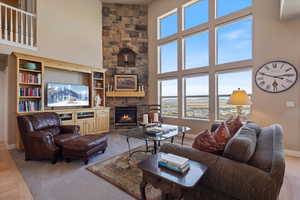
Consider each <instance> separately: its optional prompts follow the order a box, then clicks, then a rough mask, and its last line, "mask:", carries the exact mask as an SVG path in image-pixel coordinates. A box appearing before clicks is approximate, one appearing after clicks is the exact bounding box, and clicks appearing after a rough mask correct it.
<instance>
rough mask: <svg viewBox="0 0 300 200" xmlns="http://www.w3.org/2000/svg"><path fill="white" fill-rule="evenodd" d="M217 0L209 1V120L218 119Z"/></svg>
mask: <svg viewBox="0 0 300 200" xmlns="http://www.w3.org/2000/svg"><path fill="white" fill-rule="evenodd" d="M215 16H216V1H215V0H213V1H209V72H208V73H209V116H208V118H209V121H214V120H215V119H216V109H217V107H216V90H217V88H216V86H217V85H216V79H215V66H216V60H217V59H216V58H217V44H216V25H215V22H216V17H215Z"/></svg>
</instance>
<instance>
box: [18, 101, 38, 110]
mask: <svg viewBox="0 0 300 200" xmlns="http://www.w3.org/2000/svg"><path fill="white" fill-rule="evenodd" d="M41 109H42V103H41V100H21V101H20V102H19V112H35V111H40V110H41Z"/></svg>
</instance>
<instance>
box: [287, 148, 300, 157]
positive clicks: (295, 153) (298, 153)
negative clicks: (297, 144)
mask: <svg viewBox="0 0 300 200" xmlns="http://www.w3.org/2000/svg"><path fill="white" fill-rule="evenodd" d="M284 152H285V154H286V155H287V156H293V157H299V158H300V151H294V150H289V149H285V150H284Z"/></svg>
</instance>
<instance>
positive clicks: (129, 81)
mask: <svg viewBox="0 0 300 200" xmlns="http://www.w3.org/2000/svg"><path fill="white" fill-rule="evenodd" d="M137 79H138V78H137V75H136V74H126V75H115V76H114V82H115V84H114V85H115V87H114V88H115V91H137V87H138V84H137V82H138V80H137Z"/></svg>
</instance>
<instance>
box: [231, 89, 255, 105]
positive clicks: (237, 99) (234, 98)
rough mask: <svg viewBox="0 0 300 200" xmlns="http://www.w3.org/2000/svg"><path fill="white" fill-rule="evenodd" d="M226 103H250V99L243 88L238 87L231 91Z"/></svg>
mask: <svg viewBox="0 0 300 200" xmlns="http://www.w3.org/2000/svg"><path fill="white" fill-rule="evenodd" d="M228 104H230V105H237V106H243V105H251V100H250V99H249V96H248V95H247V93H246V91H245V90H240V89H238V90H234V91H233V92H232V94H231V96H230V98H229V100H228Z"/></svg>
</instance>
